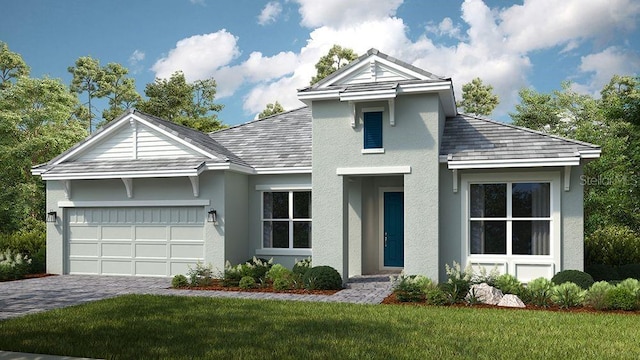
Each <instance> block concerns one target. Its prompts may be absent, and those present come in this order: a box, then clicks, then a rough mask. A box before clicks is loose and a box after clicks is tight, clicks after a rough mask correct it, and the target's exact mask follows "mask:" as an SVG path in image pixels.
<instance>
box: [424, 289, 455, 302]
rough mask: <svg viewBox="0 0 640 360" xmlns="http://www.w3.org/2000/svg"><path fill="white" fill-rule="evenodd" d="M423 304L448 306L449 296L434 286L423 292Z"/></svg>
mask: <svg viewBox="0 0 640 360" xmlns="http://www.w3.org/2000/svg"><path fill="white" fill-rule="evenodd" d="M425 302H426V303H427V304H429V305H438V306H442V305H448V304H450V303H451V298H449V296H448V295H447V294H446V293H445V292H444V291H442V289H440V288H439V287H438V286H435V284H434V286H433V287H431V288H428V289H427V290H426V291H425Z"/></svg>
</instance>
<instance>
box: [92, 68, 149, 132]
mask: <svg viewBox="0 0 640 360" xmlns="http://www.w3.org/2000/svg"><path fill="white" fill-rule="evenodd" d="M101 71H102V75H101V76H100V78H99V79H98V91H97V93H96V96H97V97H106V98H107V99H108V100H109V108H107V109H105V110H104V111H103V112H102V118H103V121H104V122H105V123H106V122H109V121H111V120H113V119H115V118H116V117H117V116H119V115H120V114H122V113H123V112H124V111H125V110H127V109H130V108H132V107H134V106H135V105H136V104H137V103H138V102H139V101H140V100H142V97H141V96H140V94H138V92H137V91H136V84H135V80H134V79H132V78H128V77H126V75H127V74H128V73H129V70H128V69H127V68H125V67H124V66H122V65H120V64H118V63H109V64H107V66H105V67H104V68H102V70H101ZM99 125H101V124H99Z"/></svg>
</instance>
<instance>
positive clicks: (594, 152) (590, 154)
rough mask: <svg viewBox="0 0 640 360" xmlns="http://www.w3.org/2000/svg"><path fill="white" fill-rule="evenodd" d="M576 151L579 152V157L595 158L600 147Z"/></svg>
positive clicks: (599, 152)
mask: <svg viewBox="0 0 640 360" xmlns="http://www.w3.org/2000/svg"><path fill="white" fill-rule="evenodd" d="M578 153H579V154H580V157H581V158H583V159H597V158H599V157H600V154H601V153H602V150H600V149H593V150H580V151H578Z"/></svg>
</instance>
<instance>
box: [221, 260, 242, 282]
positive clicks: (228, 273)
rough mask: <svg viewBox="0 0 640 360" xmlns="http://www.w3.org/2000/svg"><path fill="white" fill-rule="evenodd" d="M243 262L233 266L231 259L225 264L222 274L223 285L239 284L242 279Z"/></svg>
mask: <svg viewBox="0 0 640 360" xmlns="http://www.w3.org/2000/svg"><path fill="white" fill-rule="evenodd" d="M242 274H243V270H242V264H238V265H236V266H232V265H231V263H230V262H229V261H227V262H226V263H225V265H224V273H223V275H222V286H227V287H228V286H238V284H239V283H240V279H242V276H243V275H242Z"/></svg>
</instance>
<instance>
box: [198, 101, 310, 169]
mask: <svg viewBox="0 0 640 360" xmlns="http://www.w3.org/2000/svg"><path fill="white" fill-rule="evenodd" d="M209 136H210V137H211V138H212V139H214V140H215V141H216V142H218V143H220V144H222V145H224V147H225V148H226V149H229V150H230V151H232V152H233V153H235V154H236V155H237V156H239V157H240V158H242V159H243V161H245V162H246V163H247V164H249V165H250V166H251V167H253V168H254V169H255V171H256V172H257V173H268V172H280V171H285V170H287V169H298V171H297V172H300V171H303V172H311V109H310V108H308V107H302V108H299V109H295V110H291V111H287V112H284V113H280V114H276V115H272V116H270V117H266V118H264V119H258V120H254V121H251V122H248V123H245V124H241V125H237V126H234V127H231V128H228V129H222V130H219V131H216V132H213V133H211V134H209Z"/></svg>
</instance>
